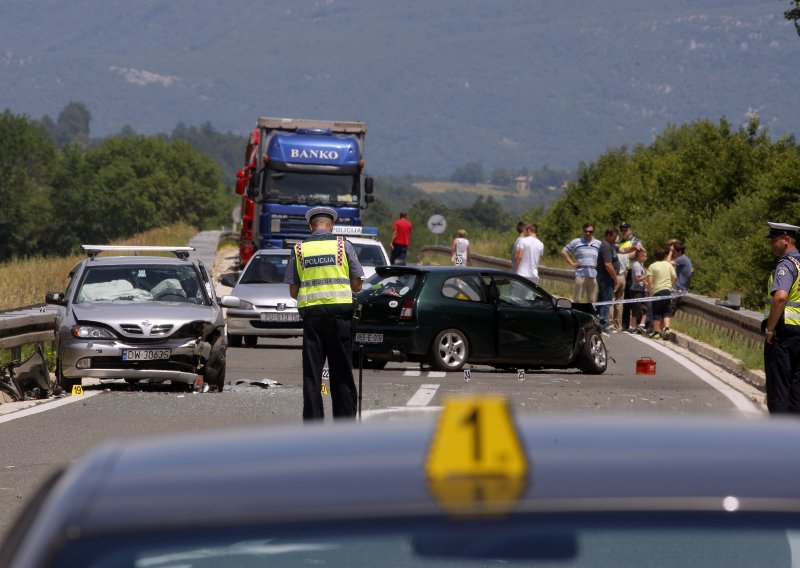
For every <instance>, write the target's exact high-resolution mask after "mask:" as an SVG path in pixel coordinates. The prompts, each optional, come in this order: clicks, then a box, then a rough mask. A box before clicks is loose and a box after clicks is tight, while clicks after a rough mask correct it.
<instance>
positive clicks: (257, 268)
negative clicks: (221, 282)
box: [239, 252, 289, 284]
mask: <svg viewBox="0 0 800 568" xmlns="http://www.w3.org/2000/svg"><path fill="white" fill-rule="evenodd" d="M288 266H289V253H288V252H287V253H286V254H285V255H284V254H258V255H256V256H254V257H253V258H252V260H250V262H249V263H248V264H247V267H246V268H245V269H244V273H243V274H242V279H241V280H240V281H239V283H240V284H274V283H276V282H283V276H284V275H285V274H286V268H287V267H288Z"/></svg>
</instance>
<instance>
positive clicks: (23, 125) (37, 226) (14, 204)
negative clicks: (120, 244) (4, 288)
mask: <svg viewBox="0 0 800 568" xmlns="http://www.w3.org/2000/svg"><path fill="white" fill-rule="evenodd" d="M0 147H2V148H3V151H2V152H0V203H2V204H3V206H2V207H0V260H7V259H8V258H11V257H12V256H25V255H30V254H34V253H35V252H37V249H36V246H35V243H34V242H33V241H32V239H33V240H37V241H38V238H39V237H38V235H39V234H41V233H44V234H46V235H47V236H48V238H53V235H52V234H51V233H49V231H48V225H47V223H48V222H49V221H50V217H49V214H48V212H47V211H45V208H41V209H40V210H39V211H37V210H36V205H37V204H39V205H41V204H42V203H43V200H44V201H46V195H47V191H48V188H49V184H50V182H51V178H52V165H53V163H54V161H55V159H56V149H55V147H54V146H53V142H52V141H51V140H50V138H49V136H48V135H47V134H46V132H45V131H44V129H43V128H42V127H41V126H38V125H36V124H34V123H33V122H31V121H30V120H28V119H27V118H25V117H23V116H15V115H13V114H12V113H11V112H10V111H9V110H5V111H4V112H3V113H2V114H0ZM43 196H44V197H43Z"/></svg>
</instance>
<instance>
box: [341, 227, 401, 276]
mask: <svg viewBox="0 0 800 568" xmlns="http://www.w3.org/2000/svg"><path fill="white" fill-rule="evenodd" d="M347 240H348V241H350V244H352V245H353V248H354V249H355V250H356V256H357V257H358V261H359V262H360V263H361V266H362V267H363V268H364V279H367V278H369V277H370V276H372V275H373V274H375V268H376V267H378V266H389V265H390V264H391V263H390V262H389V255H388V254H386V249H385V248H383V244H381V242H380V241H379V240H378V239H377V238H370V237H350V236H348V237H347Z"/></svg>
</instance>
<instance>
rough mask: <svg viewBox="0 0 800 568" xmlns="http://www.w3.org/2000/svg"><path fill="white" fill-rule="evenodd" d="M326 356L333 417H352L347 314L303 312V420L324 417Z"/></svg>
mask: <svg viewBox="0 0 800 568" xmlns="http://www.w3.org/2000/svg"><path fill="white" fill-rule="evenodd" d="M326 358H327V359H328V370H329V372H330V385H331V389H330V392H331V403H332V406H333V417H334V418H355V416H356V408H357V404H358V393H357V391H356V384H355V381H353V350H352V340H351V338H350V315H349V314H347V315H331V314H324V315H303V420H319V419H322V418H324V416H325V411H324V408H323V406H322V368H323V366H324V364H325V359H326Z"/></svg>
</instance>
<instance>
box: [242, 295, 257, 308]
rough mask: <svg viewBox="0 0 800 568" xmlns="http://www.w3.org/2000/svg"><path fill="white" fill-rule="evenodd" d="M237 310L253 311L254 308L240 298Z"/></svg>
mask: <svg viewBox="0 0 800 568" xmlns="http://www.w3.org/2000/svg"><path fill="white" fill-rule="evenodd" d="M239 309H240V310H255V309H256V307H255V306H254V305H253V304H251V303H250V302H247V301H245V300H242V299H241V298H239Z"/></svg>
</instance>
